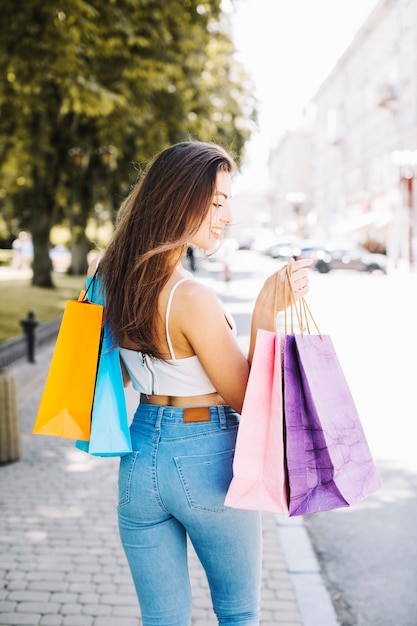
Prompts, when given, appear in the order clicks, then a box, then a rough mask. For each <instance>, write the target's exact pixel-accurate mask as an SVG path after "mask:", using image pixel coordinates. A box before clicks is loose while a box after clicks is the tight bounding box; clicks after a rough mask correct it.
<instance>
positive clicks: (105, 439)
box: [76, 274, 132, 457]
mask: <svg viewBox="0 0 417 626" xmlns="http://www.w3.org/2000/svg"><path fill="white" fill-rule="evenodd" d="M90 289H91V293H90ZM87 295H88V298H89V300H91V301H92V302H95V303H97V304H103V305H104V300H105V297H104V293H103V290H102V289H101V285H100V279H99V278H98V276H97V274H95V275H94V277H92V278H88V279H87ZM76 447H77V448H79V449H80V450H83V451H84V452H87V453H88V454H91V455H93V456H103V457H105V456H124V455H125V454H129V453H130V452H132V443H131V439H130V432H129V420H128V414H127V408H126V397H125V391H124V385H123V375H122V368H121V364H120V355H119V347H118V345H117V344H115V342H114V341H113V337H112V335H111V332H110V326H109V324H108V323H106V324H105V325H104V328H103V338H102V344H101V350H100V360H99V366H98V370H97V378H96V385H95V390H94V401H93V409H92V415H91V434H90V439H89V441H77V442H76Z"/></svg>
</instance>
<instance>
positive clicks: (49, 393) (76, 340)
mask: <svg viewBox="0 0 417 626" xmlns="http://www.w3.org/2000/svg"><path fill="white" fill-rule="evenodd" d="M83 297H85V294H83ZM102 319H103V306H101V305H100V304H93V303H91V302H87V301H86V300H78V301H75V300H74V301H68V302H67V304H66V307H65V311H64V315H63V318H62V322H61V326H60V329H59V333H58V337H57V341H56V345H55V349H54V353H53V356H52V360H51V365H50V368H49V373H48V378H47V380H46V384H45V388H44V391H43V395H42V398H41V402H40V405H39V410H38V415H37V418H36V421H35V426H34V429H33V433H35V434H39V435H55V436H56V437H66V438H69V439H81V440H83V441H88V440H89V438H90V428H91V410H92V406H93V399H94V387H95V381H96V374H97V366H98V357H99V351H100V339H101V330H102Z"/></svg>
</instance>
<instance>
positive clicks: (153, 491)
mask: <svg viewBox="0 0 417 626" xmlns="http://www.w3.org/2000/svg"><path fill="white" fill-rule="evenodd" d="M238 424H239V415H238V414H237V413H236V412H235V411H233V409H231V408H230V407H228V406H215V407H211V408H210V421H207V422H192V423H184V421H183V409H181V408H173V407H161V406H155V405H150V404H141V405H139V407H138V409H137V411H136V414H135V417H134V419H133V422H132V425H131V429H130V430H131V437H132V444H133V450H134V452H133V453H131V454H128V455H126V456H124V457H122V458H121V462H120V471H119V506H118V515H119V530H120V537H121V540H122V544H123V547H124V550H125V553H126V556H127V559H128V562H129V566H130V570H131V572H132V576H133V580H134V583H135V587H136V592H137V595H138V599H139V604H140V608H141V615H142V622H143V626H189V624H190V622H191V589H190V580H189V572H188V564H187V535H188V537H189V539H190V540H191V542H192V544H193V546H194V549H195V551H196V553H197V555H198V557H199V559H200V561H201V563H202V565H203V567H204V569H205V572H206V575H207V579H208V583H209V586H210V591H211V596H212V602H213V608H214V611H215V613H216V615H217V619H218V621H219V624H228V625H232V624H233V625H234V626H258V625H259V604H260V585H261V565H262V544H261V542H262V530H261V518H260V514H259V513H257V512H254V511H242V510H237V509H231V508H227V507H224V506H223V503H224V499H225V495H226V492H227V489H228V486H229V483H230V481H231V478H232V461H233V453H234V448H235V441H236V434H237V428H238Z"/></svg>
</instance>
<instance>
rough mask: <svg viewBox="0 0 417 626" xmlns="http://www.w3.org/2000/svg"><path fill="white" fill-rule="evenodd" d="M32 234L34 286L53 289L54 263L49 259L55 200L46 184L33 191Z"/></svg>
mask: <svg viewBox="0 0 417 626" xmlns="http://www.w3.org/2000/svg"><path fill="white" fill-rule="evenodd" d="M32 198H33V201H32V202H31V204H32V211H31V213H32V215H31V233H32V241H33V265H32V267H33V278H32V285H36V286H37V287H45V288H48V289H51V288H53V287H55V285H54V283H53V282H52V275H51V272H52V263H51V259H50V258H49V233H50V230H51V227H52V215H53V208H54V207H53V199H52V198H51V197H50V193H49V191H48V189H47V185H46V184H40V185H39V187H38V188H37V189H36V188H35V189H34V190H33V196H32Z"/></svg>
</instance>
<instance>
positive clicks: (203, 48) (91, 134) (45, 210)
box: [0, 0, 255, 287]
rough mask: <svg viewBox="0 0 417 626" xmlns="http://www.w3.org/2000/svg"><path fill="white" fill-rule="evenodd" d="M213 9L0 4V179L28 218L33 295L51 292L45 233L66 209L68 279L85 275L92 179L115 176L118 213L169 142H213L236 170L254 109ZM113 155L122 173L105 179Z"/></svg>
mask: <svg viewBox="0 0 417 626" xmlns="http://www.w3.org/2000/svg"><path fill="white" fill-rule="evenodd" d="M220 5H221V1H220V0H201V1H197V0H170V2H169V3H168V2H166V0H117V1H116V0H107V2H102V0H89V1H88V2H87V1H86V0H60V2H58V3H57V2H56V0H26V1H25V3H24V8H23V7H22V5H19V3H16V2H14V0H3V2H2V19H1V22H0V76H1V78H0V168H1V173H2V180H3V181H4V182H3V186H4V188H5V189H6V192H7V199H8V200H9V203H12V204H13V210H14V211H15V213H18V215H19V217H20V219H21V220H23V219H24V216H23V215H22V212H21V211H22V198H24V202H25V205H24V212H25V214H26V215H27V214H28V212H29V214H30V224H29V228H30V230H31V232H32V237H33V242H34V249H35V257H34V266H33V269H34V276H33V283H34V284H36V285H39V286H44V287H50V286H53V283H52V280H51V265H50V261H49V255H48V248H49V232H50V229H51V227H52V225H53V224H55V223H56V222H57V221H58V220H59V219H61V211H62V208H63V207H64V210H66V207H70V208H72V209H73V211H72V212H71V216H70V217H71V221H72V226H73V230H72V232H73V252H74V258H75V259H77V263H76V267H74V268H73V269H74V271H76V272H80V273H83V272H84V271H85V256H86V251H87V246H88V242H87V240H86V235H85V226H86V223H87V219H88V217H89V215H90V214H91V212H92V210H93V207H94V189H95V181H96V180H97V178H98V177H99V178H102V177H103V176H104V175H107V176H108V177H110V174H111V180H109V181H108V183H109V184H110V183H111V188H112V189H111V192H110V193H111V195H112V199H113V200H114V203H115V204H119V201H120V198H121V197H123V196H124V195H125V193H126V192H127V190H128V188H129V185H130V184H131V183H132V182H134V178H135V177H136V171H137V169H136V168H137V167H141V166H142V165H144V164H145V163H146V162H147V161H148V160H149V158H151V157H152V156H153V155H154V154H155V153H156V152H157V151H159V150H160V149H162V148H164V147H166V146H167V145H169V144H170V143H173V142H176V141H180V140H183V139H186V138H190V137H192V138H198V139H201V140H210V141H211V140H213V141H218V142H220V143H222V144H223V145H224V146H225V147H226V148H228V149H230V150H232V151H233V153H234V155H235V157H236V158H237V160H239V158H240V157H241V155H242V151H243V148H244V144H245V141H246V140H247V139H248V138H249V136H250V133H251V124H253V123H254V120H255V102H254V99H253V97H252V95H251V86H250V84H248V82H247V77H246V76H245V74H244V72H243V69H242V68H241V67H240V66H239V65H238V63H237V62H236V61H235V59H234V56H233V55H234V48H233V45H232V43H231V41H230V37H229V35H228V34H227V22H226V21H225V18H224V16H222V13H221V7H220ZM109 147H110V148H109ZM106 150H107V152H106ZM108 150H111V152H110V154H115V153H116V152H117V168H116V169H115V168H114V167H112V168H111V169H108V168H107V170H106V171H105V172H104V173H103V155H104V156H105V155H106V154H109V152H108ZM81 156H82V157H83V158H84V161H81V160H80V158H81ZM135 164H137V165H135ZM113 165H114V163H113ZM4 195H5V194H4V192H3V196H4ZM0 197H1V196H0ZM17 198H19V199H20V200H19V202H17ZM77 251H78V254H77Z"/></svg>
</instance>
